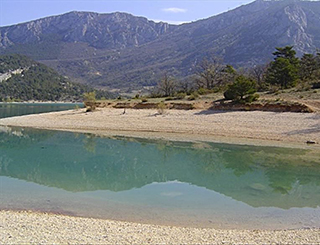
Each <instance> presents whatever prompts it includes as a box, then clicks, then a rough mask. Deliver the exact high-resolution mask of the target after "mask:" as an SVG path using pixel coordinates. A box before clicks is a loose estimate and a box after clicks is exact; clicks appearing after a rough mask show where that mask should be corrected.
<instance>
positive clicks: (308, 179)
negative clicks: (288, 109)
mask: <svg viewBox="0 0 320 245" xmlns="http://www.w3.org/2000/svg"><path fill="white" fill-rule="evenodd" d="M23 133H24V135H28V137H27V138H21V137H20V138H19V137H17V136H9V139H5V138H6V136H4V137H1V138H0V140H6V142H9V145H11V148H7V147H3V144H1V147H0V153H1V155H2V156H4V155H6V156H7V165H6V170H5V171H4V169H3V168H2V169H0V174H1V175H6V176H11V177H14V178H20V179H27V180H30V181H33V182H36V183H39V184H43V185H47V186H55V187H59V188H63V189H66V190H71V191H90V190H111V191H123V190H129V189H132V188H139V187H142V186H144V185H147V184H150V183H153V182H166V181H174V180H178V181H181V182H185V183H190V184H193V185H197V186H203V187H205V188H207V189H211V190H215V191H218V192H220V193H224V194H226V195H230V196H234V195H235V194H236V192H237V191H238V189H237V188H239V190H240V189H241V188H242V189H241V190H244V191H247V195H250V194H252V193H254V195H256V196H257V197H259V196H261V195H264V197H265V198H266V197H268V196H270V195H271V194H272V192H273V193H275V194H277V193H278V194H290V192H292V191H293V189H294V187H295V186H296V185H297V183H298V184H300V185H301V184H303V185H308V184H312V185H318V186H320V178H319V176H320V166H319V164H316V162H312V161H311V162H310V161H309V160H308V158H307V156H308V151H306V150H297V149H282V148H272V147H251V146H235V145H228V144H214V143H201V142H200V143H185V142H167V141H155V140H151V141H148V140H145V139H135V138H130V139H127V138H117V139H109V138H99V137H95V136H94V135H90V134H86V135H84V134H72V133H62V132H52V131H40V130H35V131H32V130H31V131H29V130H27V131H24V132H23ZM3 138H4V139H3ZM18 139H19V140H18ZM30 139H33V140H30ZM42 146H44V148H42ZM83 149H85V150H83ZM17 153H18V154H17ZM8 160H10V161H8ZM301 163H303V164H301ZM1 166H3V164H2V165H1ZM248 176H249V177H248ZM260 176H263V179H261V178H260ZM250 178H252V179H250ZM228 182H229V183H228ZM262 189H263V191H261V190H262ZM236 198H238V199H241V198H242V197H236Z"/></svg>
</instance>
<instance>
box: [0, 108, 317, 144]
mask: <svg viewBox="0 0 320 245" xmlns="http://www.w3.org/2000/svg"><path fill="white" fill-rule="evenodd" d="M0 126H18V127H32V128H39V129H49V130H61V131H71V132H83V133H93V134H97V135H102V136H127V137H141V138H155V139H165V140H175V141H207V142H223V143H234V144H249V145H270V146H290V147H309V148H317V149H320V145H319V143H320V115H319V114H317V113H312V114H309V113H307V114H305V113H289V112H286V113H276V112H260V111H250V112H245V111H229V112H227V111H212V110H176V109H171V110H166V111H165V113H164V114H162V115H161V114H159V113H158V111H157V110H155V109H114V108H98V109H97V110H96V111H94V112H85V109H77V110H76V109H75V110H69V111H61V112H51V113H43V114H35V115H26V116H19V117H11V118H3V119H0ZM307 142H309V143H310V142H312V143H315V144H307Z"/></svg>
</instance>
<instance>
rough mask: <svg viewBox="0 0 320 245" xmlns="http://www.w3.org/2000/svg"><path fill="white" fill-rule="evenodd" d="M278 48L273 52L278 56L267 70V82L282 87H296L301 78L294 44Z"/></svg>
mask: <svg viewBox="0 0 320 245" xmlns="http://www.w3.org/2000/svg"><path fill="white" fill-rule="evenodd" d="M276 50H277V51H276V52H274V53H273V55H275V56H276V57H275V58H274V61H272V62H271V63H270V67H269V68H268V70H267V75H266V82H267V83H269V84H273V85H279V86H280V87H281V88H290V87H294V86H295V85H296V83H297V80H298V78H299V76H298V71H299V59H298V58H297V57H296V51H294V50H293V47H292V46H286V47H284V48H276Z"/></svg>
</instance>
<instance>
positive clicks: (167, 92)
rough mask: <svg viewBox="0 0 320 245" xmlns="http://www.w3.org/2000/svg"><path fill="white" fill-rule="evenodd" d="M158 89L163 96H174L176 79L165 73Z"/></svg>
mask: <svg viewBox="0 0 320 245" xmlns="http://www.w3.org/2000/svg"><path fill="white" fill-rule="evenodd" d="M158 89H159V91H160V93H161V94H162V95H163V96H173V94H174V92H175V89H176V83H175V80H174V78H172V77H170V76H169V75H168V74H167V73H165V74H164V76H163V78H162V79H161V81H160V82H159V83H158Z"/></svg>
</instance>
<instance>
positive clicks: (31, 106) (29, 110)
mask: <svg viewBox="0 0 320 245" xmlns="http://www.w3.org/2000/svg"><path fill="white" fill-rule="evenodd" d="M76 107H83V104H82V103H1V102H0V118H4V117H14V116H21V115H28V114H37V113H44V112H52V111H63V110H69V109H74V108H76Z"/></svg>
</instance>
